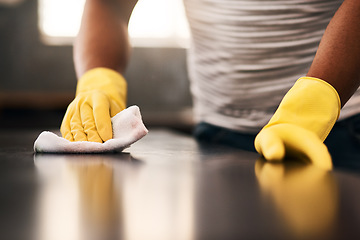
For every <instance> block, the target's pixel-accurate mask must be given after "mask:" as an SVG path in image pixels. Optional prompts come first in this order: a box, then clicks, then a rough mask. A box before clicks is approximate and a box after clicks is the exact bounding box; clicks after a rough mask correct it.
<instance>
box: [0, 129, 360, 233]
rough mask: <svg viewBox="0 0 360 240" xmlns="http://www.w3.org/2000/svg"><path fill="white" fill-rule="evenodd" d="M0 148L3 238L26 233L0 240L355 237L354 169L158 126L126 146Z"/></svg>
mask: <svg viewBox="0 0 360 240" xmlns="http://www.w3.org/2000/svg"><path fill="white" fill-rule="evenodd" d="M0 142H1V134H0ZM7 144H9V145H10V144H11V142H8V143H7ZM20 147H21V146H19V149H20ZM29 153H30V154H29ZM0 154H2V157H3V159H2V160H0V165H1V166H0V171H1V173H2V174H0V179H2V181H1V182H2V183H3V184H1V185H0V186H1V187H2V188H1V190H2V191H3V193H6V194H3V195H2V196H3V198H5V200H8V202H9V201H10V200H11V199H16V200H17V201H18V202H15V201H14V203H13V204H12V205H6V206H10V207H8V208H9V209H8V211H2V213H3V214H2V220H1V223H2V225H6V226H10V225H9V224H7V222H8V221H10V222H13V220H12V219H14V217H15V218H17V220H18V221H17V223H16V224H15V225H14V224H12V225H11V226H14V228H9V227H8V228H6V229H5V230H4V231H3V236H10V235H11V234H12V235H14V234H13V233H16V229H22V231H21V236H27V237H22V238H11V237H5V238H4V239H36V240H48V239H50V240H57V239H67V240H72V239H79V240H82V239H86V240H91V239H102V240H106V239H130V240H133V239H134V240H142V239H146V240H148V239H150V240H152V239H154V240H162V239H164V240H172V239H175V240H176V239H181V240H187V239H189V240H193V239H194V240H195V239H206V240H208V239H210V240H211V239H316V240H317V239H360V238H359V236H360V230H359V227H358V226H359V225H360V204H359V202H360V192H359V191H358V189H359V186H360V174H358V173H354V172H351V173H349V172H345V171H338V170H337V169H336V168H335V169H334V170H333V171H324V170H321V169H319V168H317V167H315V166H313V165H309V164H305V163H301V162H294V161H287V162H284V163H269V162H265V161H263V160H262V159H259V158H258V155H257V154H255V153H249V152H244V151H241V150H237V149H233V148H227V147H223V146H217V145H203V144H198V143H197V142H196V141H194V140H193V139H192V138H191V137H190V136H187V135H182V134H177V133H174V132H170V131H159V130H155V131H150V133H149V135H148V136H146V137H145V138H144V139H142V140H141V141H139V142H138V143H136V144H134V145H133V146H132V147H131V148H129V149H127V150H126V151H125V153H117V154H95V155H86V154H78V155H77V154H68V155H66V154H36V155H33V154H32V152H31V151H30V152H27V151H24V152H21V151H19V152H18V153H16V154H11V153H10V154H9V153H6V152H4V151H3V152H0ZM31 176H34V177H33V178H32V177H31ZM25 183H26V184H28V185H25ZM19 186H20V187H21V186H28V187H27V191H24V190H22V189H24V188H23V187H22V188H20V187H19ZM32 196H34V197H32ZM32 199H33V200H32ZM0 206H1V205H0ZM15 206H16V207H15ZM19 206H21V208H19V209H18V207H19ZM19 216H20V217H19ZM20 220H21V221H20ZM30 236H31V237H30Z"/></svg>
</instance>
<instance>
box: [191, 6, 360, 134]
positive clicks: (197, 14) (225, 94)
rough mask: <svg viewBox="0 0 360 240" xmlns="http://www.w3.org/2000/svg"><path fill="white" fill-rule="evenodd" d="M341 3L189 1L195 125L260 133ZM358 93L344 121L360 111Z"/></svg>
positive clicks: (309, 59) (303, 71)
mask: <svg viewBox="0 0 360 240" xmlns="http://www.w3.org/2000/svg"><path fill="white" fill-rule="evenodd" d="M341 3H342V1H340V0H286V1H285V0H283V1H282V0H268V1H266V0H264V1H262V0H248V1H244V0H184V5H185V10H186V14H187V17H188V21H189V25H190V29H191V34H192V45H191V47H190V49H189V51H188V71H189V77H190V80H191V92H192V94H193V103H194V115H195V118H196V121H203V122H208V123H211V124H215V125H218V126H222V127H225V128H229V129H233V130H238V131H243V132H249V133H256V132H258V131H259V130H260V129H261V128H262V127H263V126H264V125H265V124H266V123H267V122H268V121H269V119H270V118H271V116H272V115H273V114H274V112H275V110H276V108H277V106H278V105H279V103H280V101H281V99H282V98H283V96H284V95H285V93H286V92H287V91H288V90H289V89H290V88H291V86H292V85H293V84H294V82H295V81H296V80H297V79H298V78H299V77H301V76H304V75H306V73H307V71H308V69H309V67H310V65H311V62H312V60H313V58H314V56H315V53H316V50H317V47H318V45H319V42H320V39H321V37H322V35H323V33H324V31H325V28H326V26H327V25H328V23H329V21H330V19H331V18H332V16H333V15H334V13H335V11H336V10H337V8H338V7H339V6H340V4H341ZM359 103H360V94H359V92H357V93H356V94H355V95H354V96H353V98H352V99H351V100H350V101H349V102H348V103H347V104H346V106H345V107H344V109H343V110H342V113H341V118H345V117H348V116H351V115H353V114H355V113H359V112H360V105H359Z"/></svg>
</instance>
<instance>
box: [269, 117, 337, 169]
mask: <svg viewBox="0 0 360 240" xmlns="http://www.w3.org/2000/svg"><path fill="white" fill-rule="evenodd" d="M269 130H270V131H272V132H276V134H277V135H278V136H279V137H280V138H281V139H282V141H283V142H284V144H285V151H286V155H287V156H289V157H293V158H296V159H301V160H306V161H310V162H311V163H313V164H314V165H317V166H319V167H321V168H323V169H326V170H330V169H331V168H332V161H331V156H330V154H329V152H328V150H327V148H326V146H325V145H324V144H323V142H322V141H321V140H320V139H319V138H318V137H317V135H316V134H314V133H313V132H311V131H308V130H306V129H304V128H301V127H298V126H295V125H292V124H279V125H274V126H271V128H269Z"/></svg>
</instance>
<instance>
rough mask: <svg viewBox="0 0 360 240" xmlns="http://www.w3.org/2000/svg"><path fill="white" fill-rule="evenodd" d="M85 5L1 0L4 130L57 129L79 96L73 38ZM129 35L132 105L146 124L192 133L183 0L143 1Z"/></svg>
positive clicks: (70, 0) (71, 0) (80, 0)
mask: <svg viewBox="0 0 360 240" xmlns="http://www.w3.org/2000/svg"><path fill="white" fill-rule="evenodd" d="M84 2H85V0H61V1H59V0H0V30H1V37H0V129H4V128H32V129H34V128H36V129H43V130H45V129H59V127H60V124H61V121H62V118H63V115H64V113H65V110H66V107H67V105H68V104H69V103H70V102H71V101H72V99H73V98H74V95H75V87H76V77H75V71H74V66H73V59H72V43H73V40H74V36H75V35H76V33H77V31H78V28H79V26H80V20H81V15H82V9H83V5H84ZM154 26H156V27H154ZM129 32H130V36H131V42H132V45H133V54H132V58H131V61H130V65H129V67H128V70H127V72H126V74H125V78H126V79H127V81H128V105H129V106H130V105H133V104H136V105H138V106H139V107H140V109H141V110H142V115H143V119H144V122H145V124H146V125H147V126H148V127H154V126H165V127H171V128H176V129H180V130H185V131H188V130H190V129H191V126H192V112H191V96H190V93H189V82H188V76H187V70H186V48H187V47H188V46H189V29H188V26H187V22H186V18H185V13H184V9H183V5H182V0H171V1H168V0H146V1H141V0H140V1H139V3H138V4H137V5H136V7H135V9H134V12H133V14H132V17H131V19H130V24H129Z"/></svg>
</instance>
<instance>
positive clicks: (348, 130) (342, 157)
mask: <svg viewBox="0 0 360 240" xmlns="http://www.w3.org/2000/svg"><path fill="white" fill-rule="evenodd" d="M193 134H194V137H195V138H196V139H197V140H198V141H200V142H207V143H212V144H221V145H227V146H231V147H236V148H240V149H243V150H246V151H251V152H255V147H254V140H255V137H256V134H248V133H241V132H237V131H233V130H229V129H226V128H222V127H218V126H214V125H211V124H209V123H205V122H201V123H199V124H197V125H196V127H195V129H194V132H193ZM324 143H325V145H326V146H327V147H328V149H329V152H330V154H331V157H332V159H333V163H334V166H335V167H338V168H350V169H354V170H355V169H358V170H360V114H358V115H355V116H352V117H350V118H347V119H344V120H342V121H338V122H337V123H336V124H335V125H334V127H333V129H332V131H331V132H330V134H329V136H328V137H327V139H326V140H325V142H324Z"/></svg>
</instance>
